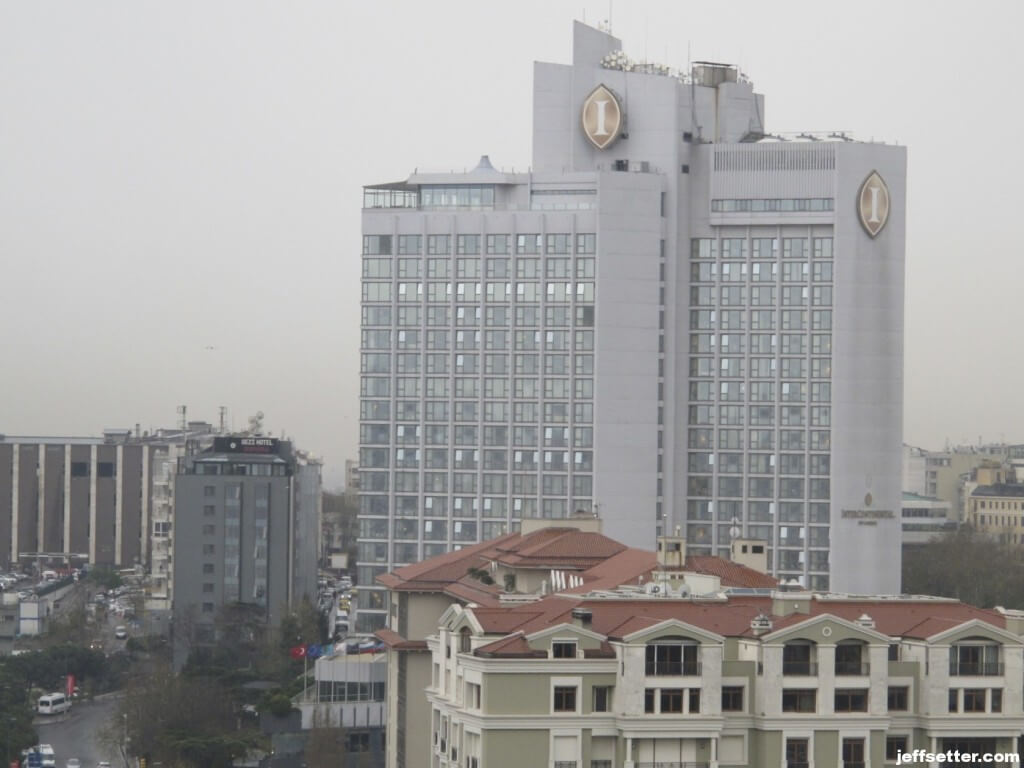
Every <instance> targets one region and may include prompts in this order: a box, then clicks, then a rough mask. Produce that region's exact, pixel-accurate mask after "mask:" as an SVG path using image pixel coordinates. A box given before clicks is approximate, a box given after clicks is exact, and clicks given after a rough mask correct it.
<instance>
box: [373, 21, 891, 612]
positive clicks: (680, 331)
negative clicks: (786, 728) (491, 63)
mask: <svg viewBox="0 0 1024 768" xmlns="http://www.w3.org/2000/svg"><path fill="white" fill-rule="evenodd" d="M619 48H620V43H619V41H618V40H616V39H615V38H613V37H611V36H610V35H607V34H605V33H603V32H599V31H597V30H594V29H591V28H589V27H586V26H584V25H582V24H577V25H576V27H575V30H574V51H573V63H572V64H571V65H560V64H547V63H538V64H536V65H535V69H534V131H533V139H534V141H533V145H534V148H533V152H534V157H533V169H532V171H531V172H530V173H528V174H519V175H511V174H504V173H500V172H498V171H495V170H494V169H493V168H491V167H490V165H489V163H486V164H482V165H481V166H480V167H479V168H477V169H476V170H475V171H473V172H470V173H468V174H450V175H436V174H435V175H426V174H415V175H413V176H411V177H410V178H409V179H408V180H407V181H406V182H400V183H398V184H389V185H380V186H377V187H368V188H367V191H366V195H367V196H366V202H365V204H364V215H363V233H364V254H363V256H364V272H363V275H364V281H363V291H364V294H363V348H362V349H363V360H362V375H363V386H362V396H363V405H362V413H361V443H360V444H361V449H362V455H361V456H360V467H361V478H360V481H361V497H362V500H361V505H362V509H361V530H360V542H361V543H360V552H359V558H358V561H359V565H360V568H362V569H363V570H362V572H361V574H360V578H359V581H360V584H372V583H373V578H374V577H375V576H376V575H377V574H379V573H380V572H383V571H384V570H387V569H390V568H393V567H395V566H397V565H400V564H403V563H407V562H413V561H415V560H418V559H421V558H425V557H429V556H432V555H435V554H438V553H440V552H442V551H445V550H446V549H448V548H451V547H454V546H458V545H459V544H460V542H463V541H470V540H473V541H475V540H479V539H484V538H490V537H492V536H495V535H498V534H499V533H501V532H504V531H505V530H510V529H512V528H514V527H515V526H516V525H517V524H518V520H520V519H523V518H528V517H560V516H565V515H567V514H571V513H572V512H573V511H575V510H579V509H582V510H585V511H588V512H595V513H597V514H598V515H599V516H600V517H601V518H602V519H603V520H604V525H605V532H606V533H607V534H608V535H609V536H611V537H613V538H615V539H618V540H620V541H622V542H623V543H626V544H628V545H630V546H637V547H646V548H650V547H652V546H653V544H654V539H655V537H656V535H657V533H658V531H659V529H660V530H662V531H664V532H665V533H671V532H672V531H673V530H674V529H677V528H678V529H679V530H680V535H684V536H685V537H686V539H687V543H688V549H689V551H691V552H694V553H709V554H718V555H723V556H728V548H729V540H730V537H731V536H732V535H733V534H732V531H733V529H736V528H738V529H739V530H740V531H741V535H743V536H744V537H746V538H761V539H764V540H765V541H766V542H767V544H768V549H769V553H770V554H769V566H770V568H771V570H772V572H773V574H775V575H777V576H779V577H780V578H783V579H787V580H789V579H796V580H798V581H800V582H801V583H803V584H805V585H806V586H808V587H811V588H814V589H839V590H843V591H850V592H864V593H876V594H877V593H892V592H897V591H899V586H900V551H899V533H900V528H899V525H900V521H899V510H900V500H901V496H900V492H901V488H900V473H901V439H902V381H903V379H902V368H903V274H904V261H903V259H904V256H903V247H904V198H905V175H906V170H905V168H906V153H905V150H904V149H903V148H900V147H891V146H883V145H878V144H861V143H855V142H846V141H834V142H830V141H822V142H793V143H776V142H767V141H760V142H759V141H757V140H758V139H760V138H762V137H763V135H764V133H765V123H764V98H763V96H761V95H759V94H755V93H754V91H753V86H752V85H751V84H750V83H749V82H748V81H747V80H746V79H745V78H744V77H743V76H742V75H741V74H740V73H738V72H737V70H735V69H734V68H730V67H721V66H718V65H714V66H711V65H708V66H704V65H698V66H696V67H695V68H694V71H693V72H692V73H690V74H689V75H688V76H687V77H685V78H677V77H674V76H669V75H668V74H666V73H664V72H660V71H659V72H652V71H637V69H636V68H634V69H633V71H623V68H622V67H621V65H620V64H618V63H616V62H615V61H610V60H609V59H608V58H607V57H608V56H609V54H611V53H612V52H614V51H616V50H618V49H619ZM602 62H603V63H602ZM648 69H649V68H648ZM600 85H604V86H605V87H606V88H608V89H610V91H611V92H612V93H613V94H615V97H616V99H617V100H618V102H619V105H620V108H621V111H622V113H623V116H624V122H623V124H622V127H621V129H620V130H621V134H620V136H619V137H618V139H617V140H615V141H613V142H611V143H609V144H608V145H607V147H606V148H605V149H598V148H597V147H596V146H595V145H594V144H593V143H591V142H590V141H589V140H588V139H587V136H586V135H585V134H584V130H583V128H582V126H581V119H580V114H581V111H580V110H581V106H582V105H583V103H584V102H585V101H586V99H587V97H588V95H589V94H591V92H593V91H594V90H595V88H597V87H598V86H600ZM872 171H875V172H877V173H878V174H880V176H881V177H882V179H883V180H884V182H885V183H886V185H887V186H888V192H889V206H888V220H887V222H886V224H885V226H884V228H883V229H882V230H881V231H879V232H877V234H876V236H875V237H874V238H872V237H871V236H869V234H868V233H867V232H866V231H865V229H864V228H863V227H862V226H861V223H860V221H859V220H858V209H857V200H858V196H859V194H860V188H861V185H862V184H863V183H864V182H865V180H866V179H867V178H868V177H869V176H870V174H871V173H872ZM460 189H462V190H465V191H464V192H461V193H460V192H459V190H460ZM460 194H462V197H461V198H460V197H459V195H460ZM410 235H412V236H419V239H418V240H413V239H402V238H403V236H406V237H407V236H410ZM438 235H440V236H442V237H441V238H440V239H438V238H437V236H438ZM445 235H446V236H447V237H448V239H447V240H444V239H443V237H444V236H445ZM460 235H461V236H470V237H471V238H478V240H476V241H472V242H475V243H476V245H475V246H473V247H475V248H476V250H475V251H473V252H468V251H465V250H464V252H462V253H460V252H459V249H460V248H463V247H464V246H466V245H467V244H469V243H470V242H471V241H470V240H466V239H461V240H460ZM491 235H498V236H501V235H507V236H508V237H509V238H510V249H509V252H508V253H507V254H506V253H503V252H489V248H488V244H489V242H490V241H489V239H488V237H489V236H491ZM535 235H539V236H540V237H539V238H538V239H537V240H534V236H535ZM591 235H592V236H593V238H592V239H590V238H589V236H591ZM432 236H433V239H432ZM580 236H583V237H582V238H581V237H580ZM381 238H384V239H381ZM384 247H386V252H385V250H384ZM412 248H415V252H413V251H412V250H410V249H412ZM441 248H443V252H442V251H441V250H440V249H441ZM432 249H433V250H432ZM492 265H493V266H492ZM413 275H414V276H413ZM563 307H567V308H568V309H569V310H570V312H569V316H568V317H566V316H565V314H564V313H563V312H562V308H563ZM413 308H416V309H413ZM435 331H437V332H441V333H435ZM492 331H500V333H499V334H495V333H492ZM530 331H533V332H535V335H534V336H533V337H532V340H531V339H530V338H527V337H526V336H524V335H523V334H524V333H528V332H530ZM563 331H564V332H566V333H565V335H563ZM410 332H412V333H410ZM460 332H462V336H461V337H460V336H459V333H460ZM581 332H582V333H581ZM467 333H469V334H470V336H467V335H466V334H467ZM552 333H553V334H554V335H551V334H552ZM445 334H447V336H446V335H445ZM504 334H507V335H504ZM460 344H462V345H463V346H461V347H460ZM467 344H468V345H475V346H466V345H467ZM442 345H443V346H442ZM443 353H447V354H446V355H444V357H446V358H448V360H449V362H448V363H447V364H445V365H444V368H443V370H441V367H440V366H441V363H440V362H439V361H440V359H441V358H440V357H437V356H436V355H442V354H443ZM467 356H468V357H469V358H473V362H472V363H471V364H470V367H469V368H466V367H465V361H466V359H467ZM531 357H532V358H535V359H533V360H532V361H531V359H530V358H531ZM498 358H502V359H503V360H504V362H501V361H499V359H498ZM460 359H462V360H463V364H462V368H461V369H460V363H459V360H460ZM435 366H436V367H435ZM435 378H436V379H438V380H439V381H437V382H433V381H431V380H432V379H435ZM469 378H472V379H474V380H475V383H472V384H470V383H469V382H468V381H466V380H467V379H469ZM414 380H415V381H414ZM441 380H443V382H442V381H441ZM501 382H504V383H501ZM435 398H436V401H437V405H434V404H432V402H431V401H432V400H434V399H435ZM442 403H445V405H442ZM464 426H465V427H472V428H471V429H461V428H462V427H464ZM435 427H436V428H435ZM523 427H529V429H527V430H526V431H525V432H524V431H523V430H522V429H521V428H523ZM457 433H458V434H457ZM471 438H475V439H473V440H472V441H471V442H470V440H471ZM435 441H436V442H435ZM442 451H443V452H444V453H442ZM468 451H472V452H473V453H467V452H468ZM533 454H536V460H535V461H531V458H532V456H533ZM559 454H561V455H559ZM433 470H437V471H436V472H435V471H433ZM462 470H465V472H463V471H462ZM442 475H443V479H442ZM489 475H493V477H488V476H489ZM499 475H503V476H504V477H505V480H504V481H501V480H499V479H498V476H499ZM527 475H530V476H532V479H530V478H529V477H527ZM425 488H430V489H433V490H425ZM431 497H433V498H432V499H431ZM460 498H461V500H459V499H460ZM428 523H429V524H428ZM456 530H458V532H459V533H458V534H456ZM360 599H361V605H360V608H361V609H362V610H363V612H364V613H363V615H364V616H369V615H370V614H374V613H375V614H376V616H377V618H375V619H372V620H370V619H368V618H367V619H365V620H364V621H363V625H362V626H361V627H360V626H358V625H357V629H362V630H368V629H372V628H373V627H374V626H376V625H377V624H378V623H379V622H380V621H382V620H383V617H384V613H383V610H384V606H383V604H382V602H381V601H380V600H378V599H376V597H374V596H373V593H372V590H371V591H368V592H367V596H366V597H365V598H364V597H363V595H362V590H361V594H360Z"/></svg>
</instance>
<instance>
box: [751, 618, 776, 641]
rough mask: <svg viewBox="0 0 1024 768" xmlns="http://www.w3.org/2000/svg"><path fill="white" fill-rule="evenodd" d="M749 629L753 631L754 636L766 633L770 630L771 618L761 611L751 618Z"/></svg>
mask: <svg viewBox="0 0 1024 768" xmlns="http://www.w3.org/2000/svg"><path fill="white" fill-rule="evenodd" d="M750 629H751V631H752V632H753V633H754V637H760V636H761V635H766V634H768V633H769V632H771V631H772V620H771V619H770V618H768V617H767V616H765V615H764V614H763V613H759V614H757V616H755V617H754V618H753V619H752V620H751V622H750Z"/></svg>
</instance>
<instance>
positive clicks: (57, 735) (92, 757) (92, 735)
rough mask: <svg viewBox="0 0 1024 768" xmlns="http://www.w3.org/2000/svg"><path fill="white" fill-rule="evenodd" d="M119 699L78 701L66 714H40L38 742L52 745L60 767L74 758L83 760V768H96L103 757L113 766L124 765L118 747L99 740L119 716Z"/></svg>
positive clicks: (37, 724)
mask: <svg viewBox="0 0 1024 768" xmlns="http://www.w3.org/2000/svg"><path fill="white" fill-rule="evenodd" d="M118 701H119V699H117V698H116V697H114V696H108V697H104V698H103V699H97V700H94V701H91V702H89V703H87V704H76V705H75V706H74V707H72V709H71V712H69V713H68V714H67V715H58V716H56V717H53V718H44V717H38V718H37V719H36V721H35V722H36V730H37V731H38V732H39V743H40V744H50V745H51V746H52V747H53V751H54V753H55V754H56V756H57V765H58V766H63V765H64V763H65V762H66V761H67V760H68V758H71V757H77V758H78V759H79V760H81V761H82V768H93V766H95V765H96V763H98V762H99V761H100V760H109V761H110V764H111V765H112V766H123V765H124V761H123V760H122V759H121V757H120V755H118V754H117V750H116V748H115V747H109V746H103V745H101V744H100V743H99V742H100V734H101V733H102V732H103V731H104V730H108V729H109V728H110V722H111V720H112V718H114V717H116V716H117V704H118Z"/></svg>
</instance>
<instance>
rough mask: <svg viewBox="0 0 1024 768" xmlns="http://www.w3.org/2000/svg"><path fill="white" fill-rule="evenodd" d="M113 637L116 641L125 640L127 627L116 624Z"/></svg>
mask: <svg viewBox="0 0 1024 768" xmlns="http://www.w3.org/2000/svg"><path fill="white" fill-rule="evenodd" d="M114 637H116V638H117V639H118V640H127V639H128V627H126V626H124V625H123V624H118V625H117V626H116V627H114Z"/></svg>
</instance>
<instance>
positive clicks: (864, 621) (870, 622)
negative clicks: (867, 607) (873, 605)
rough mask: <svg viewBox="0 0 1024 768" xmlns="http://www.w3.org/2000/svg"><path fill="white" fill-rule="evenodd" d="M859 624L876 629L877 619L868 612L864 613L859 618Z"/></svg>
mask: <svg viewBox="0 0 1024 768" xmlns="http://www.w3.org/2000/svg"><path fill="white" fill-rule="evenodd" d="M857 624H858V625H859V626H862V627H864V628H865V629H874V628H875V620H874V619H872V618H871V617H870V616H868V615H867V614H866V613H862V614H861V615H860V617H859V618H858V619H857Z"/></svg>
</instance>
